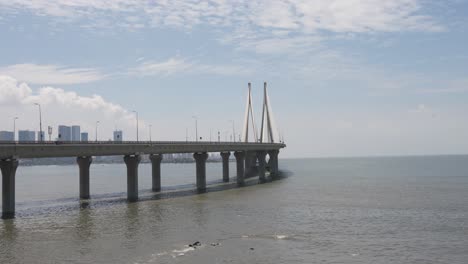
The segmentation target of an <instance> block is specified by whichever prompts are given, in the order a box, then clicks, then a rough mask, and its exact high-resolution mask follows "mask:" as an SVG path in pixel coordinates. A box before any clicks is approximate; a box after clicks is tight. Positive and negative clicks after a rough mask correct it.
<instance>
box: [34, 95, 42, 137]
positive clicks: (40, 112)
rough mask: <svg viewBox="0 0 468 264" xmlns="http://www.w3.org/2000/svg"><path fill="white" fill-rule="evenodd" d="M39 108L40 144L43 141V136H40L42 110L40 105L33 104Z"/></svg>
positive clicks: (40, 133)
mask: <svg viewBox="0 0 468 264" xmlns="http://www.w3.org/2000/svg"><path fill="white" fill-rule="evenodd" d="M34 105H37V106H38V107H39V141H40V142H42V141H43V140H44V135H43V134H42V110H41V104H40V103H34Z"/></svg>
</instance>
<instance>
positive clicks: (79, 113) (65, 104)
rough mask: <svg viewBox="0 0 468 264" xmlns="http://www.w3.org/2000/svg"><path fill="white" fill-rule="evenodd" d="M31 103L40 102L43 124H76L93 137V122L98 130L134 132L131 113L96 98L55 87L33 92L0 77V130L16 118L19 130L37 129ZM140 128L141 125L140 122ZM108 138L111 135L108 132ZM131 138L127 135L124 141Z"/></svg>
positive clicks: (16, 81) (4, 77) (19, 83)
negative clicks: (98, 122) (11, 119)
mask: <svg viewBox="0 0 468 264" xmlns="http://www.w3.org/2000/svg"><path fill="white" fill-rule="evenodd" d="M34 103H40V104H41V106H42V110H43V120H44V124H47V125H53V126H56V125H58V124H69V125H70V124H78V125H82V127H83V128H84V129H85V130H88V131H89V132H90V135H91V134H94V133H93V132H94V129H93V128H94V126H95V122H96V120H99V121H101V127H102V128H101V129H103V130H104V129H105V130H107V131H109V132H110V131H111V130H112V129H113V128H114V126H115V125H117V126H119V127H123V128H127V129H128V130H129V131H133V129H132V128H133V127H134V126H135V117H134V114H133V113H132V112H131V111H129V110H127V109H125V108H124V107H122V106H121V105H118V104H115V103H112V102H109V101H107V100H106V99H104V98H103V97H101V96H99V95H92V96H82V95H79V94H77V93H76V92H73V91H65V90H64V89H60V88H54V87H49V86H47V87H42V88H39V89H32V88H30V87H29V86H28V85H27V84H26V83H23V82H19V81H18V80H16V79H15V78H13V77H11V76H5V75H0V112H1V113H2V116H1V117H0V120H1V123H2V124H3V127H2V126H0V129H9V127H7V126H6V125H5V124H9V123H10V122H9V118H10V117H12V116H19V117H20V120H19V121H18V122H19V124H20V126H19V127H20V128H21V129H36V130H37V128H36V127H35V125H34V124H35V123H36V111H37V110H36V109H35V108H34ZM140 124H141V125H142V126H143V125H144V122H140ZM108 135H110V133H108ZM130 136H133V134H131V133H130V135H127V138H129V137H130Z"/></svg>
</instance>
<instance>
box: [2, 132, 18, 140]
mask: <svg viewBox="0 0 468 264" xmlns="http://www.w3.org/2000/svg"><path fill="white" fill-rule="evenodd" d="M14 140H15V133H14V132H11V131H0V141H14Z"/></svg>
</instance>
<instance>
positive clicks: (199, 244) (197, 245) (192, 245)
mask: <svg viewBox="0 0 468 264" xmlns="http://www.w3.org/2000/svg"><path fill="white" fill-rule="evenodd" d="M188 246H189V247H193V248H195V247H199V246H201V243H200V241H196V242H195V243H193V244H189V245H188Z"/></svg>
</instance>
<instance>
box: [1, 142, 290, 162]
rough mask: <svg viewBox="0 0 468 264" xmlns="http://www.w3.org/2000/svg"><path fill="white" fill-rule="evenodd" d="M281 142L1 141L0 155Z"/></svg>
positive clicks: (253, 147) (252, 147)
mask: <svg viewBox="0 0 468 264" xmlns="http://www.w3.org/2000/svg"><path fill="white" fill-rule="evenodd" d="M284 147H286V145H285V144H283V143H244V142H186V141H145V142H142V141H140V142H134V141H123V142H115V141H89V142H62V141H44V142H0V159H8V158H47V157H78V156H112V155H132V154H164V153H195V152H224V151H259V150H265V151H268V150H279V149H281V148H284Z"/></svg>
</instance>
